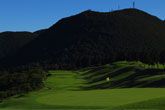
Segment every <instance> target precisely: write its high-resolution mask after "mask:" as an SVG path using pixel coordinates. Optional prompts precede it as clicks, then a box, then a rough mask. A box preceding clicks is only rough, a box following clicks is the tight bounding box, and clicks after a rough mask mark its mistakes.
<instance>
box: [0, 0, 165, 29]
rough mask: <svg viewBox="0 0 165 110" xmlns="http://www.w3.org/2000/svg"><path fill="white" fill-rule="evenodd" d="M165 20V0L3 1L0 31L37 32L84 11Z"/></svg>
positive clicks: (0, 14) (1, 4)
mask: <svg viewBox="0 0 165 110" xmlns="http://www.w3.org/2000/svg"><path fill="white" fill-rule="evenodd" d="M133 1H135V3H136V8H138V9H141V10H143V11H146V12H148V13H150V14H152V15H155V16H157V17H159V18H160V19H165V12H164V11H165V0H0V32H3V31H31V32H34V31H37V30H39V29H44V28H48V27H50V26H51V25H53V24H55V23H56V22H57V21H58V20H60V19H62V18H64V17H68V16H71V15H75V14H78V13H80V12H82V11H85V10H88V9H91V10H93V11H100V12H108V11H109V10H111V9H113V10H116V9H118V7H120V9H124V8H130V7H132V4H133Z"/></svg>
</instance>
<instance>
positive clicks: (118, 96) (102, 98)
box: [0, 71, 165, 110]
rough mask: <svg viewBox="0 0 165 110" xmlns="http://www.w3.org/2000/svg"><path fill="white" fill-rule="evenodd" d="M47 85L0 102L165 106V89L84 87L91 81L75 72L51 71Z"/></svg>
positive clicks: (8, 105) (3, 107)
mask: <svg viewBox="0 0 165 110" xmlns="http://www.w3.org/2000/svg"><path fill="white" fill-rule="evenodd" d="M50 73H51V74H52V75H51V76H50V77H48V79H47V80H46V81H45V87H44V88H43V89H41V90H39V91H35V92H31V93H29V94H26V95H21V96H14V97H12V98H10V99H7V100H5V101H3V102H2V103H0V110H14V109H20V110H31V109H45V110H47V109H53V110H54V109H56V110H59V109H61V110H64V109H75V110H76V109H80V110H81V109H82V110H83V109H88V110H90V109H101V110H102V109H103V110H104V109H108V110H111V109H112V110H116V109H117V110H123V109H125V108H130V109H131V110H137V109H138V110H140V109H142V110H144V108H145V109H156V110H163V108H164V109H165V107H164V105H165V89H161V88H157V89H156V88H155V89H154V88H143V89H139V88H132V89H104V90H83V89H82V88H83V87H84V86H87V82H86V81H85V80H83V79H82V76H81V75H80V74H77V72H72V71H50Z"/></svg>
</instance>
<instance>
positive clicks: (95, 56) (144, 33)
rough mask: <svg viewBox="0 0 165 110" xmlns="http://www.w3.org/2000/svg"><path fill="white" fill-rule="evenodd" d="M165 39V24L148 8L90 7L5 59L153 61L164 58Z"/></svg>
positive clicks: (71, 63) (67, 63) (69, 63)
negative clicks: (104, 10) (103, 9)
mask: <svg viewBox="0 0 165 110" xmlns="http://www.w3.org/2000/svg"><path fill="white" fill-rule="evenodd" d="M164 42H165V24H164V23H163V21H162V20H160V19H158V18H157V17H155V16H152V15H150V14H147V13H146V12H143V11H141V10H137V9H124V10H119V11H114V12H109V13H100V12H94V11H90V10H88V11H85V12H82V13H80V14H78V15H74V16H71V17H68V18H64V19H62V20H60V21H59V22H57V23H56V24H55V25H53V26H51V27H50V28H49V29H47V30H46V31H45V32H44V33H42V34H40V35H39V37H38V38H37V39H35V40H33V41H32V42H31V43H29V44H28V45H26V46H25V47H24V48H23V49H21V50H20V51H19V52H18V53H17V54H16V55H15V56H14V57H11V58H7V60H6V59H5V60H3V61H1V62H3V64H2V65H4V63H6V64H7V65H6V66H13V65H23V64H30V63H40V64H42V65H44V66H45V67H46V68H65V69H68V68H78V67H86V66H91V65H101V64H107V63H109V62H112V61H119V60H141V61H143V62H147V63H153V62H159V61H160V56H159V55H160V54H161V56H164V54H163V53H164V52H165V51H164V50H165V43H164ZM162 54H163V55H162ZM161 61H162V62H164V61H163V60H161ZM11 62H12V63H11ZM9 64H10V65H9Z"/></svg>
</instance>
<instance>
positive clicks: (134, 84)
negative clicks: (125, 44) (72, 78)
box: [78, 61, 165, 89]
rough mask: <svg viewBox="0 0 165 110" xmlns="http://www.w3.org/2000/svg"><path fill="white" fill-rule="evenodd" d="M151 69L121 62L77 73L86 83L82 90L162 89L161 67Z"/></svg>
mask: <svg viewBox="0 0 165 110" xmlns="http://www.w3.org/2000/svg"><path fill="white" fill-rule="evenodd" d="M153 67H154V68H153ZM153 67H150V66H148V65H146V64H143V63H141V62H125V61H122V62H115V63H111V64H108V65H103V66H99V67H92V68H85V69H82V70H80V71H78V73H80V74H81V76H82V78H83V79H85V80H87V82H88V83H87V86H85V87H84V89H107V88H111V89H112V88H113V89H114V88H146V87H152V88H160V87H162V88H164V87H165V75H164V74H165V71H164V69H161V68H163V66H159V68H157V67H156V66H153ZM107 78H108V79H109V80H107Z"/></svg>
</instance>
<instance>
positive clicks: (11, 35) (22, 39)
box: [0, 32, 37, 59]
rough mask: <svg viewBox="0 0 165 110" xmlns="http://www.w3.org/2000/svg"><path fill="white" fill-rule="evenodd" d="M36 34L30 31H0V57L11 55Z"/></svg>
mask: <svg viewBox="0 0 165 110" xmlns="http://www.w3.org/2000/svg"><path fill="white" fill-rule="evenodd" d="M36 35H37V34H33V33H30V32H2V33H0V59H1V58H3V57H5V56H11V55H13V54H14V53H16V52H17V51H18V50H19V49H20V48H21V47H23V46H24V45H26V44H27V43H29V42H30V41H31V40H32V39H34V38H35V37H36Z"/></svg>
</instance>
